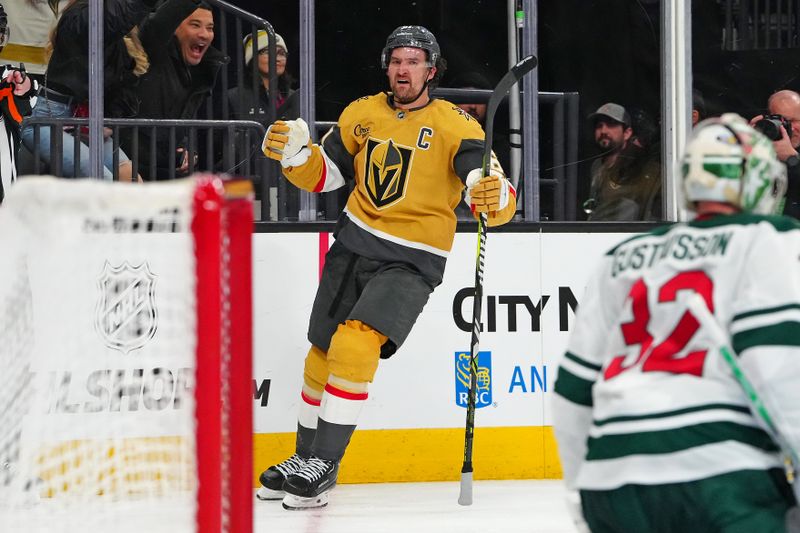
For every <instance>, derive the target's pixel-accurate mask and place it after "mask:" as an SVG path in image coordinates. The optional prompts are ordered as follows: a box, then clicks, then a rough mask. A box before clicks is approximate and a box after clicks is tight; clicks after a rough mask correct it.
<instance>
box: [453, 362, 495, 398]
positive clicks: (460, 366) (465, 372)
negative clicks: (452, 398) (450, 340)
mask: <svg viewBox="0 0 800 533" xmlns="http://www.w3.org/2000/svg"><path fill="white" fill-rule="evenodd" d="M477 359H478V360H477V363H478V372H477V382H476V385H477V387H476V388H475V407H476V408H477V409H480V408H481V407H486V406H487V405H491V404H492V352H478V357H477ZM455 368H456V374H455V377H456V405H458V406H459V407H466V406H467V398H468V397H469V352H456V358H455Z"/></svg>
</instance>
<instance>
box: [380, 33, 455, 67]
mask: <svg viewBox="0 0 800 533" xmlns="http://www.w3.org/2000/svg"><path fill="white" fill-rule="evenodd" d="M405 46H408V47H410V48H422V49H423V50H425V51H426V52H427V53H428V64H430V65H431V66H435V65H436V60H437V59H439V54H440V53H441V51H440V50H439V43H437V42H436V37H434V36H433V34H432V33H431V32H430V31H428V29H427V28H424V27H422V26H400V27H398V28H396V29H395V30H394V31H393V32H392V33H390V34H389V37H387V38H386V46H384V47H383V51H382V52H381V67H382V68H383V69H384V70H385V69H387V68H389V58H390V57H391V56H392V50H394V49H395V48H402V47H405Z"/></svg>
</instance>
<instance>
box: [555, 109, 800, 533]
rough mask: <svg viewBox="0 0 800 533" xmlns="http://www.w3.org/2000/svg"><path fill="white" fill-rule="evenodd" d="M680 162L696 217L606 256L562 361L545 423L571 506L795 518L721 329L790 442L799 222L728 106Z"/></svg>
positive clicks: (730, 527) (768, 521)
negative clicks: (786, 212) (785, 212)
mask: <svg viewBox="0 0 800 533" xmlns="http://www.w3.org/2000/svg"><path fill="white" fill-rule="evenodd" d="M682 167H683V168H682V175H683V188H684V196H685V200H686V204H687V208H689V209H691V210H692V211H694V212H695V213H696V215H697V216H696V218H694V220H692V221H691V222H688V223H679V224H674V225H671V226H667V227H662V228H660V229H656V230H653V231H651V232H649V233H645V234H642V235H637V236H635V237H632V238H630V239H628V240H626V241H623V242H622V243H621V244H619V245H617V246H616V247H614V248H613V249H611V250H610V251H609V252H608V253H607V254H606V255H605V256H604V257H603V259H602V263H601V264H600V266H599V268H598V270H597V271H596V272H595V273H594V275H593V276H592V277H591V278H590V281H589V283H588V285H587V287H586V292H585V295H584V297H583V300H582V301H581V303H580V307H579V308H578V311H577V314H576V322H575V328H574V330H573V331H572V334H571V337H570V340H569V344H568V347H567V353H566V354H565V356H564V358H563V360H562V363H561V365H560V368H559V372H558V378H557V380H556V384H555V392H556V396H555V398H554V401H553V422H554V427H555V434H556V438H557V441H558V448H559V452H560V456H561V462H562V466H563V470H564V480H565V482H566V486H567V488H568V489H569V490H571V491H579V496H580V497H579V499H578V497H577V496H578V493H577V492H573V493H571V495H572V498H571V501H572V502H573V505H572V506H571V507H572V511H573V515H574V516H576V517H578V519H579V520H580V519H581V518H583V519H585V521H586V524H588V528H589V529H590V530H591V531H594V532H612V531H613V532H643V531H647V532H681V533H688V532H695V531H703V532H706V531H708V532H710V531H714V532H755V531H758V532H760V533H766V532H783V531H786V530H787V528H788V530H789V531H796V530H794V529H791V527H798V526H797V525H795V526H788V525H787V523H788V521H787V520H786V518H787V516H792V515H794V514H795V513H796V508H793V506H794V505H796V501H795V496H794V495H793V494H792V489H791V486H790V485H789V483H787V476H786V474H785V472H784V471H783V468H782V465H783V463H782V460H781V457H780V454H779V453H778V446H777V444H776V440H775V439H774V438H772V436H771V434H770V433H768V432H767V431H766V430H765V428H766V427H767V426H766V425H762V424H761V423H760V420H761V419H760V418H757V417H756V416H754V414H753V413H754V412H755V411H754V410H751V408H750V404H749V399H748V398H749V397H748V395H747V394H746V393H745V390H744V387H743V386H742V385H740V381H738V380H737V378H736V377H735V373H734V372H733V371H732V367H731V366H729V364H728V363H727V362H726V360H725V359H724V358H723V356H722V355H721V350H720V342H719V341H715V340H714V339H715V333H714V332H715V331H716V332H718V333H717V335H716V336H717V338H719V337H720V336H723V337H725V336H727V337H728V340H727V342H726V343H725V344H729V345H730V346H732V347H733V351H734V352H735V354H736V356H735V361H737V362H738V365H739V367H740V369H741V370H742V371H743V374H744V376H745V377H746V378H747V379H749V381H750V383H751V384H752V385H753V386H754V387H755V390H756V391H757V394H758V396H759V397H760V399H761V400H762V401H763V402H765V404H766V405H767V407H768V411H770V413H771V415H772V418H773V419H776V420H777V422H778V423H777V425H778V429H779V434H780V435H782V436H783V437H784V438H785V439H786V440H787V441H788V442H789V443H790V444H791V445H792V446H794V447H795V449H797V446H798V445H800V386H798V383H800V364H798V361H800V224H798V222H797V221H796V220H793V219H791V218H789V217H783V216H777V215H772V214H771V213H775V212H779V211H778V209H780V205H779V204H780V200H781V199H782V198H783V195H784V193H785V191H786V169H785V167H784V166H783V165H782V164H781V163H780V161H778V159H777V158H776V155H775V151H774V149H773V147H772V143H771V142H770V141H769V140H768V139H767V138H766V137H765V136H763V135H762V134H760V133H758V132H756V131H755V130H754V129H752V128H751V127H750V126H748V125H747V123H746V122H745V121H744V120H743V119H741V117H739V116H737V115H732V114H728V115H723V116H722V117H721V118H717V119H709V120H707V121H705V122H703V123H700V124H699V125H698V126H697V128H696V129H695V130H694V136H693V138H692V139H691V141H690V142H689V144H688V146H687V149H686V154H685V156H684V159H683V166H682ZM690 299H693V300H695V301H698V302H704V306H700V307H690V306H689V304H688V302H690V301H691V300H690ZM703 320H705V321H703ZM701 324H702V325H701ZM715 324H718V327H717V326H715ZM712 326H713V327H712ZM720 328H721V329H720ZM719 332H722V333H723V335H719ZM790 509H793V510H792V511H791V512H789V511H790Z"/></svg>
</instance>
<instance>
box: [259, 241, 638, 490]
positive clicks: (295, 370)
mask: <svg viewBox="0 0 800 533" xmlns="http://www.w3.org/2000/svg"><path fill="white" fill-rule="evenodd" d="M627 236H629V234H620V233H490V235H489V238H488V241H487V249H486V268H485V277H484V301H483V320H482V323H483V332H482V334H481V337H480V340H481V342H480V351H481V356H480V358H479V363H478V366H479V374H478V375H479V393H478V409H477V412H476V416H475V420H476V422H475V423H476V428H477V429H476V434H475V444H474V455H473V456H474V463H475V477H476V479H525V478H558V477H561V467H560V465H559V461H558V456H557V452H556V448H555V443H554V439H553V433H552V420H551V416H550V402H551V397H552V391H553V385H554V383H555V379H556V373H557V366H558V361H559V359H560V357H561V355H562V354H563V351H564V347H565V345H566V342H567V339H568V335H569V331H570V328H571V327H572V324H573V322H574V309H575V307H576V305H577V304H578V303H579V301H580V298H581V296H582V293H583V288H584V286H585V283H586V280H587V279H588V276H589V274H590V272H591V269H592V268H593V266H594V265H595V264H596V262H597V260H598V259H599V258H600V257H601V256H602V254H603V253H604V252H605V251H606V250H607V249H608V248H609V247H610V246H612V245H613V244H615V243H617V242H619V241H620V240H622V239H623V238H625V237H627ZM332 241H333V237H332V236H330V235H329V234H328V233H256V234H255V235H254V241H253V246H254V248H253V260H254V265H253V266H254V314H253V320H254V324H253V325H254V331H255V346H254V383H253V384H254V387H253V388H254V400H255V402H254V407H255V421H254V423H255V427H254V430H255V436H254V444H255V465H254V470H255V472H254V474H257V472H260V471H261V470H262V469H263V468H265V467H266V466H268V465H270V464H272V463H273V462H274V461H275V460H281V459H283V458H285V456H286V455H288V454H290V453H292V451H293V449H294V430H295V426H296V413H297V406H298V403H299V401H300V386H301V383H302V372H303V359H304V357H305V354H306V351H307V350H308V341H307V340H306V330H307V326H308V317H309V314H310V311H311V305H312V302H313V299H314V293H315V291H316V287H317V281H318V279H319V271H320V268H321V264H322V259H323V257H324V251H325V250H326V249H327V248H328V246H329V244H330V243H331V242H332ZM476 242H477V240H476V236H475V235H474V234H469V233H459V234H457V235H456V240H455V243H454V246H453V250H452V252H451V255H450V257H449V259H448V263H447V270H446V272H445V276H444V282H443V283H442V285H440V286H439V287H438V288H437V289H436V290H435V291H434V293H433V295H432V297H431V299H430V300H429V302H428V304H427V306H426V307H425V310H424V311H423V313H422V315H421V316H420V318H419V320H418V321H417V324H416V326H415V327H414V330H413V331H412V333H411V335H410V336H409V337H408V340H407V341H406V342H405V344H404V345H403V346H402V347H401V349H400V350H399V351H398V352H397V354H395V355H394V356H393V357H392V358H391V359H388V360H385V361H382V362H381V364H380V366H379V368H378V372H377V375H376V377H375V381H374V383H373V384H372V385H371V387H370V391H369V399H368V401H367V403H366V406H365V407H364V411H363V412H362V415H361V419H360V423H359V429H358V431H356V433H355V435H354V437H353V440H352V443H351V445H350V447H349V448H348V452H347V454H346V456H345V458H344V461H343V464H342V470H341V473H340V480H341V481H342V482H385V481H439V480H455V479H457V477H458V475H459V472H460V468H461V463H462V460H463V449H464V424H465V408H464V404H465V398H466V388H467V379H466V377H465V376H466V375H467V374H466V369H467V367H466V357H467V356H466V354H467V353H468V352H469V342H470V332H471V322H472V305H473V299H472V288H473V285H474V279H475V256H476ZM387 305H391V302H387Z"/></svg>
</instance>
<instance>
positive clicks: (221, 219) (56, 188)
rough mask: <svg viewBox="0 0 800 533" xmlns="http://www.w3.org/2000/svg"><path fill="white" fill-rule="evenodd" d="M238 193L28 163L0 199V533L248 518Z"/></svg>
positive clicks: (211, 525) (246, 272) (243, 214)
mask: <svg viewBox="0 0 800 533" xmlns="http://www.w3.org/2000/svg"><path fill="white" fill-rule="evenodd" d="M251 196H252V195H251V192H250V189H249V186H248V184H246V183H243V182H235V181H232V182H223V181H222V180H221V179H219V178H215V177H213V176H200V177H195V178H190V179H188V180H179V181H173V182H164V183H155V184H146V185H139V186H136V185H130V184H119V183H106V182H101V181H96V180H57V179H55V178H49V177H26V178H23V179H21V180H19V181H18V182H17V183H16V184H15V185H14V187H12V188H11V190H10V191H9V194H8V195H7V197H6V200H5V203H4V204H3V205H2V206H0V320H2V327H0V369H2V370H0V531H4V532H5V531H9V532H11V531H19V532H25V533H32V532H35V531H47V532H54V531H69V532H76V531H98V532H99V531H107V532H114V533H122V532H127V531H135V532H136V533H143V532H147V533H156V532H161V531H169V532H177V531H181V532H182V531H196V532H201V533H206V532H209V533H212V532H213V533H219V532H221V531H231V532H237V533H238V532H249V531H252V497H253V493H252V479H253V472H252V466H251V463H252V451H251V447H252V381H251V380H252V368H251V365H252V355H251V352H252V345H251V343H252V340H251V339H252V331H251V295H250V288H251V286H250V279H251V255H250V243H251V235H252V205H251Z"/></svg>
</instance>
